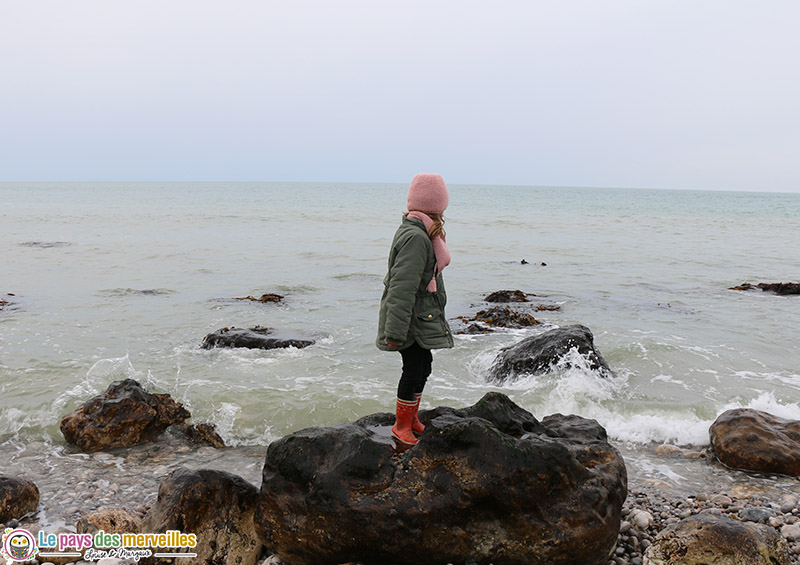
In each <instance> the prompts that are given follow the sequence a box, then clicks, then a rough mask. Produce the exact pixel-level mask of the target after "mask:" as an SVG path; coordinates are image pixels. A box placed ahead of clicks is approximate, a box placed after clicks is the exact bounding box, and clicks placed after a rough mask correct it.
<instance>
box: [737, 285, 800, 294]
mask: <svg viewBox="0 0 800 565" xmlns="http://www.w3.org/2000/svg"><path fill="white" fill-rule="evenodd" d="M755 289H761V290H763V291H768V292H774V293H775V294H781V295H788V294H800V283H793V282H786V283H758V284H751V283H742V284H740V285H739V286H732V287H730V288H729V289H728V290H755Z"/></svg>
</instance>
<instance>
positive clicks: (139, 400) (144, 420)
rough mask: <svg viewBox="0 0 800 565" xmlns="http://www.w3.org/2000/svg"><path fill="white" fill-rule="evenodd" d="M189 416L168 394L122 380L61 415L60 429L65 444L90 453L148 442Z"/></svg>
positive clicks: (129, 380) (132, 381)
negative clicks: (62, 417) (73, 445)
mask: <svg viewBox="0 0 800 565" xmlns="http://www.w3.org/2000/svg"><path fill="white" fill-rule="evenodd" d="M190 416H191V414H189V411H188V410H186V409H185V408H184V407H183V405H182V404H180V403H178V402H175V401H174V400H173V399H172V397H171V396H170V395H169V394H150V393H149V392H147V391H145V390H144V389H143V388H142V386H141V385H140V384H139V383H138V382H137V381H135V380H133V379H125V380H124V381H116V382H113V383H111V384H110V385H109V387H108V389H107V390H106V391H105V393H103V394H102V395H100V396H96V397H94V398H92V399H91V400H89V401H87V402H85V403H84V404H83V405H81V406H79V407H78V409H77V410H75V411H74V412H72V413H71V414H67V415H66V416H64V419H63V420H61V432H62V433H63V434H64V438H65V439H66V440H67V442H68V443H72V444H75V445H77V446H78V448H79V449H80V450H81V451H84V452H86V453H92V452H95V451H106V450H110V449H117V448H120V447H131V446H134V445H137V444H139V443H142V442H144V441H148V440H150V439H153V438H154V437H156V436H157V435H158V434H160V433H161V432H163V431H164V430H165V429H167V427H169V426H171V425H173V424H182V423H183V422H184V421H186V420H187V419H189V417H190Z"/></svg>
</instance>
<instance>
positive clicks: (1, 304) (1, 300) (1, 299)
mask: <svg viewBox="0 0 800 565" xmlns="http://www.w3.org/2000/svg"><path fill="white" fill-rule="evenodd" d="M15 296H16V295H15V294H14V293H12V292H8V293H6V294H5V296H0V310H5V309H6V308H8V309H13V308H12V307H13V306H14V301H13V298H14V297H15Z"/></svg>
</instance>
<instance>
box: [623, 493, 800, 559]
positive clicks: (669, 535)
mask: <svg viewBox="0 0 800 565" xmlns="http://www.w3.org/2000/svg"><path fill="white" fill-rule="evenodd" d="M799 513H800V510H798V499H797V497H796V496H794V495H785V496H784V497H783V498H781V499H780V500H779V501H777V502H775V501H771V500H770V499H768V498H767V497H765V496H761V495H759V494H753V493H745V494H743V495H741V496H737V495H736V494H733V493H699V494H696V495H690V496H686V497H672V498H670V497H666V496H664V495H663V494H660V493H659V492H658V491H657V490H655V489H652V488H651V489H642V490H638V491H636V492H632V493H631V496H630V497H629V498H628V500H627V501H626V502H625V505H624V507H623V509H622V522H621V524H620V531H619V537H618V540H617V547H616V549H615V551H614V555H613V556H612V557H611V558H610V559H609V560H608V561H607V565H641V564H642V563H644V564H651V565H662V564H668V563H686V564H692V563H711V562H714V563H741V564H748V565H750V564H752V565H761V564H763V565H783V564H789V563H798V562H800V517H799V516H798V514H799Z"/></svg>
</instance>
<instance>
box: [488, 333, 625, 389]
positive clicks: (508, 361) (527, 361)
mask: <svg viewBox="0 0 800 565" xmlns="http://www.w3.org/2000/svg"><path fill="white" fill-rule="evenodd" d="M572 349H576V350H577V352H578V353H579V354H580V355H581V356H583V358H584V359H585V360H586V362H587V363H588V365H589V368H590V369H591V370H593V371H596V372H597V373H598V375H600V376H601V377H608V376H611V375H612V371H611V368H610V367H609V366H608V363H606V360H605V359H603V356H602V355H601V354H600V352H599V351H597V349H595V347H594V336H593V335H592V332H591V330H590V329H589V328H587V327H586V326H582V325H579V324H575V325H571V326H564V327H561V328H555V329H553V330H550V331H547V332H544V333H542V334H539V335H535V336H531V337H528V338H525V339H523V340H522V341H520V342H519V343H516V344H514V345H512V346H510V347H506V348H505V349H503V350H501V351H500V353H499V354H498V356H497V359H496V360H495V362H494V364H493V365H492V367H491V368H490V369H489V379H490V380H492V381H494V382H505V381H507V380H509V379H513V378H515V377H517V376H519V375H522V374H532V375H539V374H544V373H548V372H550V371H551V370H552V369H553V367H554V366H555V365H556V364H558V363H559V362H561V363H563V364H565V366H571V365H572V362H571V361H570V360H569V359H568V358H567V355H568V353H570V351H571V350H572Z"/></svg>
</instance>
